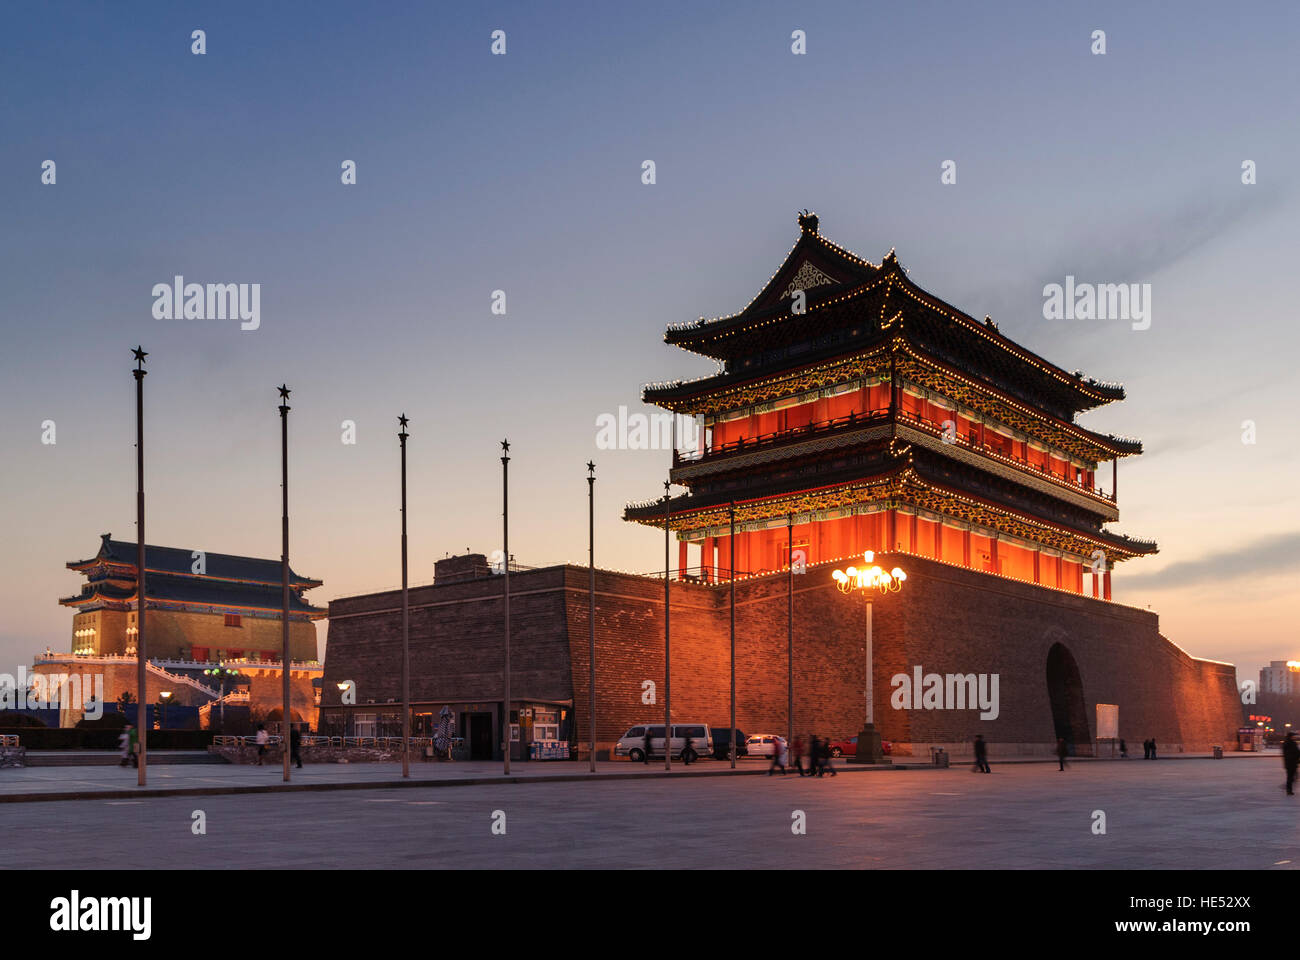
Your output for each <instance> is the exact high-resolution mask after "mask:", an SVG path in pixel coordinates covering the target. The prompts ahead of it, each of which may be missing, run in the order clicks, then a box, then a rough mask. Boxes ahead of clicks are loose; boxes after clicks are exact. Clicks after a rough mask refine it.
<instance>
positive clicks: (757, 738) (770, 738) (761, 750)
mask: <svg viewBox="0 0 1300 960" xmlns="http://www.w3.org/2000/svg"><path fill="white" fill-rule="evenodd" d="M784 743H785V737H778V736H777V735H776V734H774V733H755V734H752V735H751V736H750V737H749V739H748V740H746V741H745V751H746V752H747V753H748V754H749V755H750V756H751V757H770V756H772V754H773V753H774V752H775V751H776V749H777V747H778V745H780V744H784Z"/></svg>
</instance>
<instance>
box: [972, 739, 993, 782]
mask: <svg viewBox="0 0 1300 960" xmlns="http://www.w3.org/2000/svg"><path fill="white" fill-rule="evenodd" d="M981 770H982V771H984V772H985V773H989V772H990V770H989V748H988V744H986V743H985V742H984V734H982V733H977V734H975V769H974V770H972V771H971V773H979V772H980V771H981Z"/></svg>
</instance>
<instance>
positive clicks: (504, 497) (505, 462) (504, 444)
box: [501, 440, 523, 776]
mask: <svg viewBox="0 0 1300 960" xmlns="http://www.w3.org/2000/svg"><path fill="white" fill-rule="evenodd" d="M509 471H510V441H509V440H502V441H501V530H502V534H501V549H502V552H503V553H504V554H505V559H504V561H503V573H504V577H503V580H502V595H503V596H504V597H505V619H506V623H505V634H506V665H505V681H506V683H505V687H506V689H505V708H504V714H505V716H504V718H503V725H504V727H505V730H504V736H505V740H504V742H505V750H504V751H503V752H504V754H505V773H506V775H507V776H508V775H509V774H510V473H509ZM520 719H521V720H522V719H523V718H522V717H521V718H520ZM519 742H520V743H521V744H522V743H523V739H522V733H521V735H520V741H519Z"/></svg>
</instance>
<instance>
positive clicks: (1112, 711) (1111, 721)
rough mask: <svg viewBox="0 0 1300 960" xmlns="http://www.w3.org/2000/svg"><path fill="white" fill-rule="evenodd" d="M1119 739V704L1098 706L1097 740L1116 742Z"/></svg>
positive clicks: (1100, 704) (1101, 704)
mask: <svg viewBox="0 0 1300 960" xmlns="http://www.w3.org/2000/svg"><path fill="white" fill-rule="evenodd" d="M1118 737H1119V704H1118V703H1099V704H1097V739H1098V740H1115V739H1118Z"/></svg>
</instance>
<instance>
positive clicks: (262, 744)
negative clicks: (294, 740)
mask: <svg viewBox="0 0 1300 960" xmlns="http://www.w3.org/2000/svg"><path fill="white" fill-rule="evenodd" d="M270 739H271V737H270V735H269V734H268V733H267V732H266V725H265V724H261V723H259V724H258V725H257V765H258V766H259V767H260V766H261V765H262V758H263V757H264V756H266V744H267V742H268V741H269V740H270Z"/></svg>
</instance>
